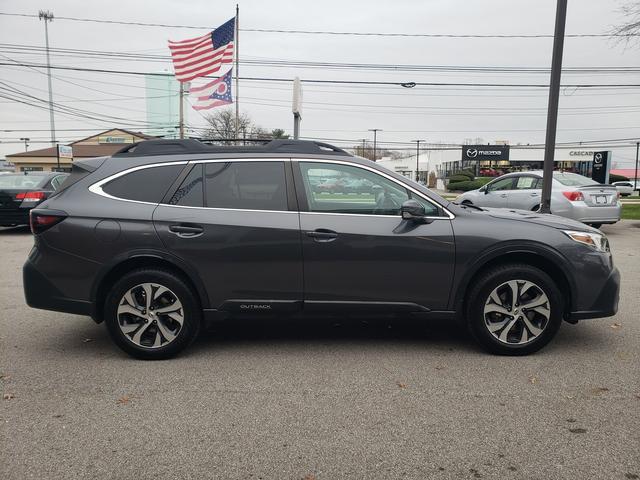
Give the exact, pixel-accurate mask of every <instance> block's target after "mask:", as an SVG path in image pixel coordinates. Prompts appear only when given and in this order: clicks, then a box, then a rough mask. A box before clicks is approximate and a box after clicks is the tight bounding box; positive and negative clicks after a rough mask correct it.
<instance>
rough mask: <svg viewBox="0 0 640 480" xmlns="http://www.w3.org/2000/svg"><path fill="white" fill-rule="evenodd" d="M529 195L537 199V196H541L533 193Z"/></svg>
mask: <svg viewBox="0 0 640 480" xmlns="http://www.w3.org/2000/svg"><path fill="white" fill-rule="evenodd" d="M529 195H531V196H532V197H537V196H538V195H540V194H539V193H536V192H533V193H530V194H529Z"/></svg>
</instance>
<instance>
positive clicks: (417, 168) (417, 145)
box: [411, 140, 424, 183]
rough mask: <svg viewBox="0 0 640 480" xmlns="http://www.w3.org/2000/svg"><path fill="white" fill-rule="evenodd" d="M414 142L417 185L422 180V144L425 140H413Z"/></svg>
mask: <svg viewBox="0 0 640 480" xmlns="http://www.w3.org/2000/svg"><path fill="white" fill-rule="evenodd" d="M411 141H412V142H416V183H418V180H419V179H420V178H419V177H420V142H424V140H411Z"/></svg>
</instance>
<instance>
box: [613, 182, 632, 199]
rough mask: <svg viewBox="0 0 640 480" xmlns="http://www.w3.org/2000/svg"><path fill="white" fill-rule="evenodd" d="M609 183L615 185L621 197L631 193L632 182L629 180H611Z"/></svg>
mask: <svg viewBox="0 0 640 480" xmlns="http://www.w3.org/2000/svg"><path fill="white" fill-rule="evenodd" d="M611 185H613V186H615V187H616V188H617V189H618V191H619V192H620V195H622V196H623V197H626V196H628V195H631V194H633V183H632V182H630V181H624V182H613V183H612V184H611Z"/></svg>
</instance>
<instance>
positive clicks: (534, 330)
mask: <svg viewBox="0 0 640 480" xmlns="http://www.w3.org/2000/svg"><path fill="white" fill-rule="evenodd" d="M550 315H551V306H550V304H549V298H548V297H547V295H546V293H545V292H544V290H543V289H542V288H541V287H540V286H538V285H536V284H535V283H533V282H531V281H529V280H510V281H508V282H505V283H502V284H501V285H498V286H497V287H496V288H494V289H493V291H492V292H491V294H490V295H489V297H488V298H487V300H486V302H485V305H484V322H485V326H486V327H487V330H489V332H490V333H491V335H493V336H494V337H495V338H496V339H497V340H498V341H500V342H502V343H506V344H510V345H524V344H527V343H530V342H532V341H533V340H535V339H536V338H538V337H539V336H540V335H541V334H542V332H543V331H544V330H545V328H546V327H547V325H548V324H549V319H550Z"/></svg>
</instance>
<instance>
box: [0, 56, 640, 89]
mask: <svg viewBox="0 0 640 480" xmlns="http://www.w3.org/2000/svg"><path fill="white" fill-rule="evenodd" d="M0 65H2V66H16V67H29V68H46V65H42V64H36V63H22V62H17V61H15V62H14V63H7V62H0ZM51 69H53V70H72V71H77V72H95V73H112V74H122V75H149V76H161V77H166V76H172V74H169V73H149V72H136V71H131V70H110V69H104V68H84V67H69V66H62V65H55V66H54V65H52V66H51ZM203 78H216V77H212V76H207V77H203ZM240 80H252V81H260V82H285V83H290V82H292V81H293V79H291V78H275V77H240ZM301 82H303V83H316V84H336V85H338V84H342V85H395V86H400V87H401V86H404V85H406V82H391V81H372V80H321V79H304V80H301ZM412 84H413V85H415V86H432V87H438V86H457V87H501V88H549V85H547V84H544V83H486V82H483V83H481V82H478V83H457V82H412ZM561 87H562V88H639V87H640V84H637V83H630V84H626V83H584V84H564V85H562V86H561Z"/></svg>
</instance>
